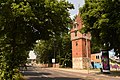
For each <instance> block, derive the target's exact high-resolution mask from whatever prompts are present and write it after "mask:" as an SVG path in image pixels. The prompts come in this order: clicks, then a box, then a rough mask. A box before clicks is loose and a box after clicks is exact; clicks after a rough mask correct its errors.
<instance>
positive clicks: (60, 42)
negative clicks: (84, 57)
mask: <svg viewBox="0 0 120 80" xmlns="http://www.w3.org/2000/svg"><path fill="white" fill-rule="evenodd" d="M34 51H35V53H36V55H37V62H40V63H43V64H44V63H46V64H52V59H53V58H54V59H55V63H59V64H60V65H61V66H62V67H65V63H66V66H67V67H71V66H72V55H71V41H70V34H68V33H66V32H63V33H61V35H60V36H58V35H55V36H54V37H53V38H51V39H49V40H39V41H37V44H35V47H34Z"/></svg>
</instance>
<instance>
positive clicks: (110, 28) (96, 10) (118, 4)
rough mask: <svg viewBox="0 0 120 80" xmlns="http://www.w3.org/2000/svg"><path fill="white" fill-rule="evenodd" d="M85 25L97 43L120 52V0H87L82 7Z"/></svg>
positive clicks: (86, 30) (81, 11)
mask: <svg viewBox="0 0 120 80" xmlns="http://www.w3.org/2000/svg"><path fill="white" fill-rule="evenodd" d="M80 13H81V17H82V20H83V23H84V25H85V27H84V28H83V29H82V32H90V33H91V35H92V37H93V38H94V39H95V40H96V43H97V45H99V46H101V47H103V46H104V44H105V45H106V47H107V49H113V48H114V50H115V51H118V52H120V46H119V44H120V0H85V4H84V6H83V7H81V8H80Z"/></svg>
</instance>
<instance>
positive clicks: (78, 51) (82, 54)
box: [71, 14, 91, 69]
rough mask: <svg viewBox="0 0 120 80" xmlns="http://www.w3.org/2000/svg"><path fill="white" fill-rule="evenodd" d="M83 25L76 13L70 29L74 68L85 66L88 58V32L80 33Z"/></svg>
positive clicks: (89, 53) (89, 52)
mask: <svg viewBox="0 0 120 80" xmlns="http://www.w3.org/2000/svg"><path fill="white" fill-rule="evenodd" d="M83 26H84V25H83V24H82V20H81V18H80V14H78V15H77V16H76V18H75V21H74V23H73V28H72V29H71V41H72V67H73V68H76V69H83V68H87V66H88V61H89V60H90V56H91V51H90V38H91V36H90V34H81V33H80V29H81V28H82V27H83Z"/></svg>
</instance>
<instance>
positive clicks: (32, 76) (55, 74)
mask: <svg viewBox="0 0 120 80" xmlns="http://www.w3.org/2000/svg"><path fill="white" fill-rule="evenodd" d="M22 73H23V75H24V78H25V79H26V80H120V78H116V77H114V76H110V75H103V74H100V73H96V72H95V73H93V72H92V73H89V74H88V73H84V72H81V71H80V70H78V71H76V72H74V71H72V70H71V71H67V70H62V69H60V68H40V67H36V66H32V67H28V69H27V70H26V71H22Z"/></svg>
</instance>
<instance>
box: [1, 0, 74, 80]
mask: <svg viewBox="0 0 120 80" xmlns="http://www.w3.org/2000/svg"><path fill="white" fill-rule="evenodd" d="M72 8H73V5H72V4H70V3H69V2H67V1H65V0H59V1H58V0H0V61H1V64H2V63H4V64H2V65H0V67H2V68H0V75H2V76H0V79H1V80H8V79H9V80H13V78H14V77H13V75H14V69H15V68H17V67H18V66H19V64H21V63H22V62H25V60H26V59H27V55H28V52H27V51H29V50H30V49H32V48H33V44H34V43H35V42H36V40H38V39H44V40H46V39H49V38H50V37H52V35H53V33H56V34H59V32H62V31H64V30H67V26H68V24H69V22H70V21H71V20H70V17H69V12H68V11H69V9H72ZM8 72H10V73H8ZM14 79H15V78H14Z"/></svg>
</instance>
